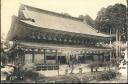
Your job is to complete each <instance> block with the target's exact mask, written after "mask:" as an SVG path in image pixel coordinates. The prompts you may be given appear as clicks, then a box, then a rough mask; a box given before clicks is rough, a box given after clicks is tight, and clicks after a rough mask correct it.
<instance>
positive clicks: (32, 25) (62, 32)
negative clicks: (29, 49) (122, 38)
mask: <svg viewBox="0 0 128 84" xmlns="http://www.w3.org/2000/svg"><path fill="white" fill-rule="evenodd" d="M20 22H21V24H24V25H26V26H29V27H30V28H33V29H35V30H36V29H37V30H41V31H49V32H54V33H60V34H72V35H75V36H77V35H78V36H83V37H90V38H96V37H97V38H111V36H110V35H105V36H96V35H88V34H82V33H76V32H68V31H61V30H55V29H49V28H44V27H40V26H37V25H34V24H29V23H26V22H24V21H22V20H20Z"/></svg>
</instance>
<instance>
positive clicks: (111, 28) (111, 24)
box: [95, 4, 127, 40]
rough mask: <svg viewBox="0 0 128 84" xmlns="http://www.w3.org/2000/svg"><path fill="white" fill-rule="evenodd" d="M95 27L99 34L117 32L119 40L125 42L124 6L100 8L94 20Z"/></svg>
mask: <svg viewBox="0 0 128 84" xmlns="http://www.w3.org/2000/svg"><path fill="white" fill-rule="evenodd" d="M95 26H96V28H97V29H98V30H99V31H100V32H104V33H110V32H111V33H112V34H116V32H118V34H119V35H120V36H121V39H122V40H126V29H127V27H126V6H125V5H123V4H115V5H113V6H112V5H110V6H108V7H107V8H102V9H101V10H100V11H99V12H98V14H97V17H96V19H95Z"/></svg>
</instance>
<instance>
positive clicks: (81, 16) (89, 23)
mask: <svg viewBox="0 0 128 84" xmlns="http://www.w3.org/2000/svg"><path fill="white" fill-rule="evenodd" d="M78 18H80V19H85V20H86V22H87V24H88V25H90V26H91V27H94V28H95V22H94V20H93V19H92V18H91V17H90V16H89V15H85V16H84V15H79V17H78Z"/></svg>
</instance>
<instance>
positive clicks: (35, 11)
mask: <svg viewBox="0 0 128 84" xmlns="http://www.w3.org/2000/svg"><path fill="white" fill-rule="evenodd" d="M22 7H23V8H22V10H20V11H22V13H23V15H24V16H25V18H31V19H33V20H34V21H31V20H21V21H22V22H24V23H26V24H30V25H33V26H37V27H40V28H48V29H54V30H60V31H66V32H73V33H81V34H86V35H94V36H100V37H110V35H106V34H102V33H97V30H95V29H94V28H92V27H91V26H89V25H88V24H87V23H86V22H85V21H83V20H82V19H79V18H76V17H71V16H64V15H62V14H59V13H55V12H51V11H47V10H43V9H39V8H35V7H31V6H27V5H23V6H22Z"/></svg>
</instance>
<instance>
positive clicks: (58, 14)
mask: <svg viewBox="0 0 128 84" xmlns="http://www.w3.org/2000/svg"><path fill="white" fill-rule="evenodd" d="M21 5H22V6H25V7H29V8H33V9H36V10H38V11H42V12H47V13H51V14H54V15H57V16H61V17H64V18H69V19H73V20H78V21H83V19H80V18H78V17H73V16H66V15H64V14H61V13H57V12H53V11H49V10H45V9H41V8H38V7H33V6H30V5H26V4H21Z"/></svg>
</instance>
